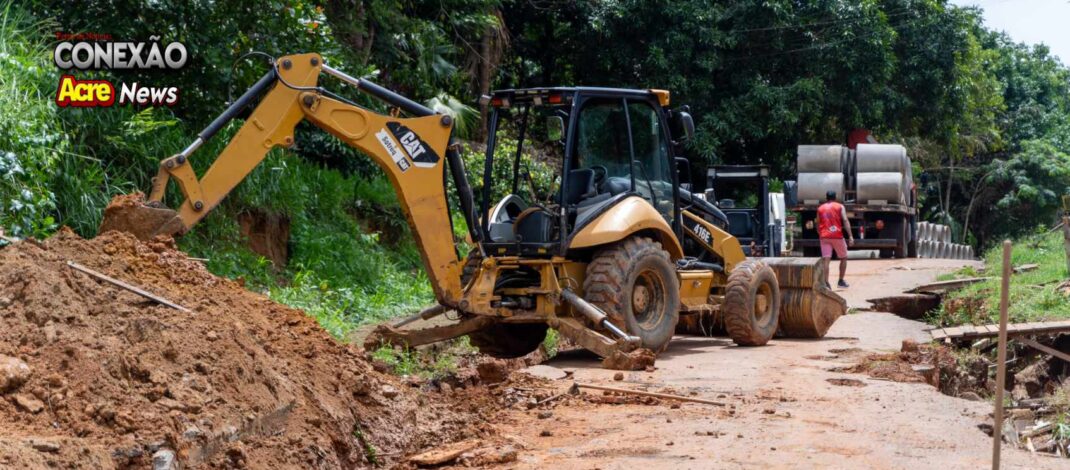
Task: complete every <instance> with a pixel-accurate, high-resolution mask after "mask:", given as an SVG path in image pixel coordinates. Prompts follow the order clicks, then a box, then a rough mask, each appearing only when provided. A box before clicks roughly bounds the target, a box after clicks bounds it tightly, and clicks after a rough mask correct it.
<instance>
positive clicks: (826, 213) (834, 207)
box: [817, 201, 843, 238]
mask: <svg viewBox="0 0 1070 470" xmlns="http://www.w3.org/2000/svg"><path fill="white" fill-rule="evenodd" d="M817 233H818V235H819V236H820V237H821V238H843V206H842V205H840V203H838V202H836V201H829V202H826V203H824V204H822V205H821V207H818V208H817Z"/></svg>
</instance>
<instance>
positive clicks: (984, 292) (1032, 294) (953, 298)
mask: <svg viewBox="0 0 1070 470" xmlns="http://www.w3.org/2000/svg"><path fill="white" fill-rule="evenodd" d="M1002 250H1003V248H1002V246H997V247H994V248H992V249H990V250H988V251H987V252H986V253H985V258H984V261H985V266H984V272H983V273H981V272H978V271H977V270H974V269H973V268H965V269H963V270H960V271H958V272H956V273H954V274H953V275H951V276H945V277H946V278H947V279H954V278H965V277H977V276H981V275H984V276H991V277H993V279H991V280H988V281H985V282H981V283H978V284H973V285H970V286H967V287H965V288H963V289H960V290H957V291H954V292H951V293H950V294H948V296H947V297H946V298H945V299H944V301H943V302H942V304H941V307H940V310H939V311H937V312H935V313H934V314H933V317H932V318H930V322H931V323H933V324H935V325H939V326H955V325H963V324H974V325H979V324H990V323H994V322H997V321H998V320H999V297H1000V285H999V284H1000V281H999V279H998V276H999V273H1000V272H1002V267H1001V265H1002V259H1003V254H1002ZM1011 264H1012V265H1013V266H1022V265H1025V264H1037V265H1038V268H1037V269H1036V270H1034V271H1030V272H1025V273H1021V274H1014V275H1013V276H1012V277H1011V288H1010V297H1009V300H1010V302H1009V310H1008V316H1009V319H1010V321H1011V322H1031V321H1045V320H1055V319H1066V318H1070V299H1068V298H1067V296H1066V295H1065V294H1063V293H1061V292H1060V291H1059V287H1060V285H1061V284H1062V283H1063V282H1064V281H1066V280H1067V271H1066V257H1065V253H1064V250H1063V237H1062V233H1059V232H1054V233H1045V234H1038V235H1033V236H1031V237H1027V238H1025V239H1022V240H1019V241H1017V242H1015V243H1014V246H1013V249H1012V252H1011Z"/></svg>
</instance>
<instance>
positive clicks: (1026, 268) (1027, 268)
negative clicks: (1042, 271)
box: [1014, 263, 1040, 274]
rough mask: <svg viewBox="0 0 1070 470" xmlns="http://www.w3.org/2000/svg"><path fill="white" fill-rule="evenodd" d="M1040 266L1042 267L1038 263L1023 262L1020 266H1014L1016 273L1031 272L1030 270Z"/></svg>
mask: <svg viewBox="0 0 1070 470" xmlns="http://www.w3.org/2000/svg"><path fill="white" fill-rule="evenodd" d="M1039 267H1040V265H1039V264H1036V263H1029V264H1023V265H1021V266H1018V267H1016V268H1014V274H1021V273H1027V272H1030V271H1036V270H1037V268H1039Z"/></svg>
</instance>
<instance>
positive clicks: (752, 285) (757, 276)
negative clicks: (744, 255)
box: [721, 260, 780, 346]
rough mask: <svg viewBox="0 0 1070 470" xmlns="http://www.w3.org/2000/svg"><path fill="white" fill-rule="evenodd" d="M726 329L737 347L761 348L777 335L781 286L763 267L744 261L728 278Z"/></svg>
mask: <svg viewBox="0 0 1070 470" xmlns="http://www.w3.org/2000/svg"><path fill="white" fill-rule="evenodd" d="M721 308H722V310H723V313H724V322H725V329H726V330H728V336H729V337H731V338H732V341H734V342H735V343H736V344H738V345H740V346H761V345H763V344H765V343H768V342H769V339H770V338H772V337H773V334H774V333H776V329H777V324H778V322H779V320H780V286H779V285H778V284H777V278H776V273H774V272H773V269H772V268H770V267H769V266H767V265H766V264H765V263H763V262H761V261H758V260H747V261H744V262H742V263H740V264H738V265H736V268H735V269H733V270H732V273H731V274H729V275H728V286H727V288H726V289H725V297H724V305H722V307H721Z"/></svg>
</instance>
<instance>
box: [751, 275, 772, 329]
mask: <svg viewBox="0 0 1070 470" xmlns="http://www.w3.org/2000/svg"><path fill="white" fill-rule="evenodd" d="M772 314H773V288H772V287H770V286H769V284H767V283H764V282H763V283H761V284H760V285H759V286H758V289H757V291H756V292H755V293H754V321H755V322H758V323H764V322H765V321H766V320H767V319H768V318H769V316H770V315H772Z"/></svg>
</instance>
